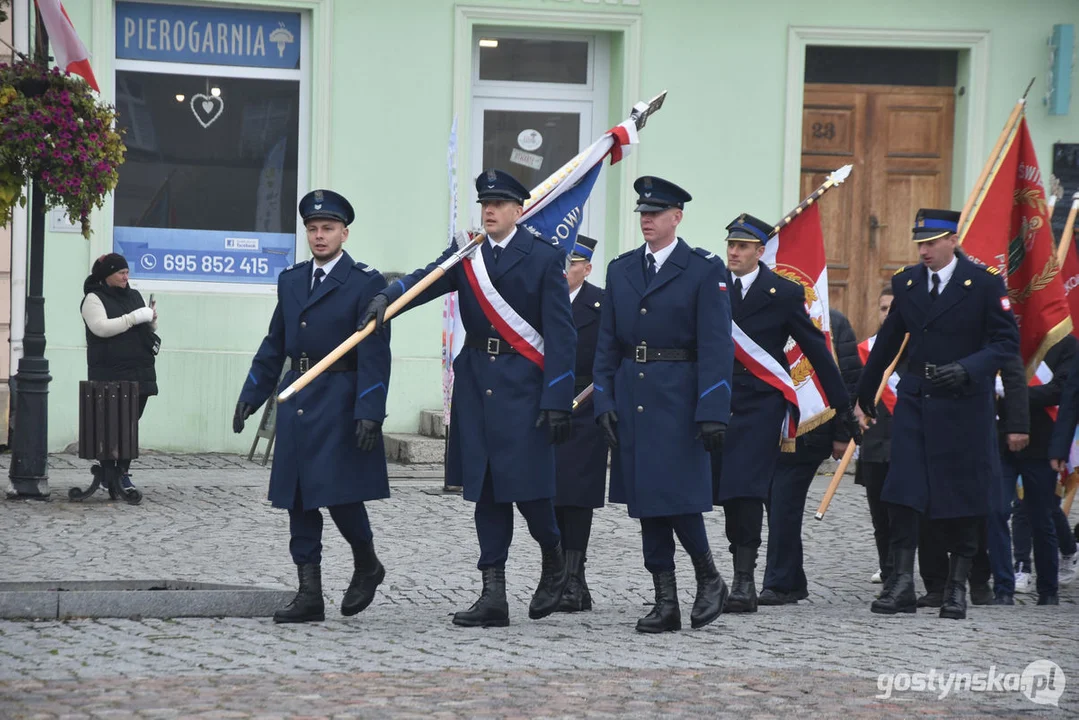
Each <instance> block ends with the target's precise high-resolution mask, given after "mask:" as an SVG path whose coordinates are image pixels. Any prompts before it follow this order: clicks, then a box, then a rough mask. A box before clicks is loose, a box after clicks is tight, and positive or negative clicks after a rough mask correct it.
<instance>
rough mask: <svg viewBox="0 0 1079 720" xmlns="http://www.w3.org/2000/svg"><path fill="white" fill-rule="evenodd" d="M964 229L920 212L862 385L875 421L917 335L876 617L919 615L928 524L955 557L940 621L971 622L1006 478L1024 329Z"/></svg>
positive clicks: (900, 420)
mask: <svg viewBox="0 0 1079 720" xmlns="http://www.w3.org/2000/svg"><path fill="white" fill-rule="evenodd" d="M958 226H959V213H957V212H953V211H950V210H928V209H923V210H919V211H918V215H917V217H916V219H915V226H914V231H913V232H914V242H916V243H918V255H919V258H920V260H921V262H920V263H919V264H917V265H910V266H908V267H905V268H902V269H901V270H899V271H898V272H896V274H895V275H894V276H893V277H892V292H893V294H894V298H895V299H894V300H893V301H892V309H891V311H890V312H889V314H888V317H887V318H886V319H885V320H884V324H883V325H881V328H880V332H879V333H878V334H877V340H876V343H875V344H874V346H873V349H872V350H871V351H870V353H869V358H868V359H867V360H866V365H865V370H864V371H863V373H862V379H861V381H860V382H859V385H858V406H859V407H860V408H861V412H862V413H864V415H865V416H867V417H869V418H873V417H874V416H875V414H876V408H875V403H874V397H875V394H876V391H877V388H878V386H879V385H880V381H881V377H882V376H883V374H884V371H885V369H886V368H887V366H888V365H889V364H890V363H891V361H892V359H893V358H895V356H896V353H898V352H899V348H900V346H901V345H902V343H903V336H904V335H905V334H909V335H910V342H909V345H908V347H907V350H906V357H907V359H908V366H907V370H906V372H904V373H903V375H902V376H901V378H900V381H899V387H898V389H897V393H896V394H897V396H898V400H897V401H896V406H895V412H894V413H893V415H892V454H891V464H890V466H889V468H888V475H887V476H886V477H885V480H884V487H883V489H882V491H881V500H882V501H883V502H884V503H887V504H888V518H889V524H890V527H891V553H892V563H893V572H892V574H891V575H890V576H889V578H888V581H887V583H885V586H884V588H883V590H882V591H881V595H880V597H879V598H878V599H877V600H875V601H874V602H873V605H872V610H873V612H875V613H881V614H887V615H892V614H895V613H913V612H915V611H916V603H917V598H916V596H915V593H914V553H915V550H916V548H917V545H918V526H919V522H928V523H929V527H930V530H931V531H932V534H933V535H934V536H935V537H937V538H939V540H940V542H941V543H942V544H943V545H944V547H945V549H946V550H947V551H948V553H949V554H950V558H949V568H948V579H947V584H946V585H945V589H944V598H943V604H942V605H941V608H940V617H942V618H953V619H963V618H965V617H966V614H967V600H966V593H967V588H966V582H967V577H968V575H969V574H970V569H971V564H972V562H973V558H974V554H975V552H976V551H977V549H978V534H979V530H980V529H981V527H982V525H981V522H983V521H984V518H985V516H986V515H987V514H988V512H989V491H990V487H991V483H996V482H997V480H996V479H997V478H999V477H1000V474H1001V466H1000V453H999V448H998V445H997V432H996V422H995V417H996V406H995V397H994V395H995V393H994V381H995V378H996V375H997V371H998V370H1000V368H1002V367H1003V366H1004V365H1005V364H1006V363H1007V362H1008V360H1009V358H1010V357H1012V356H1015V355H1018V353H1019V329H1018V327H1017V326H1016V323H1015V317H1014V316H1013V315H1012V312H1011V303H1010V302H1009V300H1008V293H1007V290H1006V289H1005V287H1004V283H1003V281H1002V280H1001V278H1000V275H999V272H998V271H997V269H996V268H987V267H984V266H981V265H977V264H975V263H973V262H971V261H970V260H969V259H967V257H966V256H964V255H963V254H962V253H960V252H959V251H958V245H959V240H958V235H957V234H956V233H957V232H958Z"/></svg>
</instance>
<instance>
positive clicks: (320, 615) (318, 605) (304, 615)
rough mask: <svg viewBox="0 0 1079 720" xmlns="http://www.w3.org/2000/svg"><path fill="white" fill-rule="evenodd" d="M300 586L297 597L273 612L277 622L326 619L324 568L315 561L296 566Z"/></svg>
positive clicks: (320, 620) (319, 620)
mask: <svg viewBox="0 0 1079 720" xmlns="http://www.w3.org/2000/svg"><path fill="white" fill-rule="evenodd" d="M296 574H297V575H298V576H299V580H300V588H299V590H297V591H296V597H294V598H292V602H290V603H289V604H288V605H286V606H285V607H283V608H281V609H280V610H278V611H277V612H275V613H274V614H273V621H274V622H275V623H304V622H322V621H323V620H325V619H326V605H325V601H324V600H323V599H322V568H321V567H320V566H319V565H316V564H314V563H305V564H303V565H297V566H296Z"/></svg>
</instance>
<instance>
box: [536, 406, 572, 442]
mask: <svg viewBox="0 0 1079 720" xmlns="http://www.w3.org/2000/svg"><path fill="white" fill-rule="evenodd" d="M544 423H547V439H548V440H549V441H550V443H551V444H552V445H561V444H562V443H564V442H566V441H567V440H569V436H570V434H571V433H572V432H573V413H571V412H569V411H567V410H540V414H539V417H538V418H536V427H543V424H544Z"/></svg>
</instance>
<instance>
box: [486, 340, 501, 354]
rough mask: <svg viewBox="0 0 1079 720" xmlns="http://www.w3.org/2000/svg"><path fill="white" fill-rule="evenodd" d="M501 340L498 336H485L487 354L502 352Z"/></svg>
mask: <svg viewBox="0 0 1079 720" xmlns="http://www.w3.org/2000/svg"><path fill="white" fill-rule="evenodd" d="M501 345H502V341H501V340H499V339H498V338H487V354H488V355H498V354H499V353H501V352H502V349H501Z"/></svg>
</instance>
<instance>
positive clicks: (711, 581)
mask: <svg viewBox="0 0 1079 720" xmlns="http://www.w3.org/2000/svg"><path fill="white" fill-rule="evenodd" d="M693 570H694V572H695V573H696V575H697V597H696V598H695V599H694V600H693V610H692V611H691V612H690V614H689V624H690V625H691V626H692V627H694V628H700V627H704V626H705V625H707V624H708V623H710V622H712V621H713V620H715V619H716V618H717V617H719V614H720V613H722V612H723V606H724V605H726V604H727V595H728V592H727V583H725V582H723V578H722V576H720V574H719V570H716V564H715V562H713V560H712V551H711V550H709V551H708V552H706V553H705V554H704V555H701V556H700V557H695V558H693Z"/></svg>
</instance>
